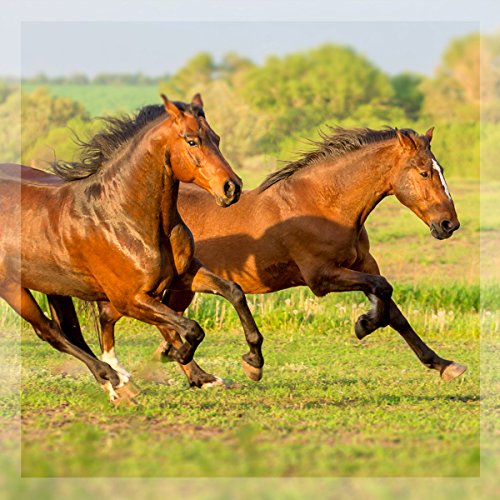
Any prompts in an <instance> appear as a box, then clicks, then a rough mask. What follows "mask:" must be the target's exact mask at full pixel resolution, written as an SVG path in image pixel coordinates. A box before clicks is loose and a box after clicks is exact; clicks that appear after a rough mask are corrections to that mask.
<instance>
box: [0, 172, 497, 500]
mask: <svg viewBox="0 0 500 500" xmlns="http://www.w3.org/2000/svg"><path fill="white" fill-rule="evenodd" d="M449 184H450V189H451V190H452V193H453V195H454V198H455V200H456V202H457V207H458V212H459V216H460V218H461V221H462V227H461V229H460V231H459V232H458V233H457V234H456V235H455V236H454V237H453V238H452V239H450V240H447V241H442V242H440V241H437V240H434V239H432V238H431V237H430V236H429V234H428V230H427V229H426V228H425V227H424V226H423V225H422V223H421V222H419V221H418V219H416V217H415V216H414V215H413V214H411V213H410V212H408V210H407V209H404V208H402V207H400V206H398V205H397V204H396V203H393V201H394V200H387V202H384V203H383V204H382V205H381V206H380V207H379V208H377V210H376V212H375V213H374V214H373V215H372V217H371V219H370V223H369V233H370V235H371V240H372V250H373V253H374V254H375V255H376V257H377V259H378V260H379V263H380V265H381V268H382V270H383V271H384V273H385V274H386V275H387V276H388V277H389V278H390V280H391V281H392V282H393V283H394V285H395V289H394V298H395V300H396V301H397V303H398V304H400V306H401V308H402V310H403V311H404V312H405V314H406V315H407V317H408V319H409V320H410V322H411V323H412V325H413V326H414V328H415V329H416V331H417V332H418V333H419V334H420V335H421V336H422V338H423V339H424V340H425V341H426V342H427V343H428V344H429V345H430V347H432V348H433V349H434V350H436V351H437V352H438V353H439V354H440V355H442V356H443V357H447V358H449V359H454V360H456V361H458V362H460V363H463V364H465V365H467V366H468V368H469V371H468V372H467V373H466V374H465V376H463V377H462V378H460V379H458V380H456V381H453V382H451V383H444V382H442V381H441V380H440V379H439V375H438V374H437V373H436V372H433V371H430V370H427V369H426V368H424V367H423V366H421V365H420V363H419V362H418V360H417V359H416V357H415V356H414V355H413V353H412V352H411V350H410V349H409V348H408V347H407V346H406V344H405V343H404V341H403V340H402V339H401V338H400V337H399V336H398V335H397V334H396V333H395V332H393V331H392V330H390V329H384V330H382V331H378V332H375V333H374V334H372V335H371V336H369V337H367V338H366V339H365V340H364V341H363V342H359V341H358V340H357V339H356V338H355V336H354V333H353V323H354V321H355V319H356V318H357V317H358V315H359V314H361V313H362V312H364V311H365V310H366V308H367V302H366V299H365V298H364V296H362V295H361V294H332V295H329V296H327V297H324V298H322V299H318V298H316V297H314V296H313V295H312V294H311V293H310V292H309V291H308V290H306V289H295V290H285V291H283V292H280V293H278V294H271V295H267V296H249V303H250V306H251V308H252V310H253V313H254V315H255V317H256V319H257V321H258V323H259V325H260V326H261V330H262V332H263V334H264V336H265V339H266V340H265V343H264V353H265V357H266V368H265V373H264V378H263V380H262V381H261V382H259V383H258V384H254V383H252V382H250V381H248V380H247V379H246V378H245V377H244V375H243V373H242V370H241V368H240V356H241V354H243V352H245V343H244V339H243V335H242V332H241V329H240V327H239V324H238V320H237V318H236V315H235V314H234V312H233V311H232V310H231V308H230V307H228V305H227V304H226V303H225V302H224V301H222V300H221V299H218V298H214V297H211V298H207V297H203V298H202V297H199V298H197V299H196V301H195V302H194V304H193V305H192V306H191V308H190V310H189V315H190V317H193V318H196V319H197V320H198V321H199V322H200V323H201V324H202V326H203V327H204V328H205V329H206V331H207V337H206V339H205V341H204V342H203V344H202V345H201V346H200V348H199V350H198V355H197V360H198V361H199V363H200V364H201V365H202V366H203V367H204V368H205V369H207V370H208V371H210V372H212V373H214V374H216V375H219V376H222V377H224V378H225V379H226V380H229V381H231V382H232V383H233V386H232V387H231V388H230V389H220V388H219V389H214V390H190V389H188V388H187V384H186V382H185V379H184V377H183V375H182V374H181V373H180V372H179V370H178V369H177V367H175V365H172V364H166V365H161V364H157V363H153V362H151V361H150V357H151V354H152V352H153V351H154V349H155V348H156V346H157V344H158V342H159V334H158V333H157V332H156V330H155V329H154V328H152V327H149V326H146V325H142V324H139V323H137V322H135V321H132V320H122V321H121V322H120V323H119V324H118V328H117V348H118V354H119V356H120V359H121V361H122V363H123V364H124V365H125V366H126V367H127V368H128V369H129V370H130V371H132V373H133V375H134V380H135V382H136V383H137V384H138V385H139V386H140V387H141V389H142V391H143V392H142V394H141V395H140V396H139V398H138V400H139V403H140V404H139V406H137V407H118V408H115V407H112V406H111V405H110V404H109V403H108V402H107V398H106V395H105V394H104V392H102V391H101V389H100V388H99V387H98V386H97V385H96V384H95V382H94V381H93V378H92V377H91V375H90V374H89V373H88V371H87V370H86V369H85V367H84V366H83V365H82V364H81V363H79V362H77V361H75V360H73V359H71V358H69V357H68V356H65V355H62V354H60V353H57V352H56V351H54V350H53V349H52V348H50V347H49V346H47V345H46V344H44V343H42V342H41V341H40V340H39V339H38V338H37V337H36V336H35V335H34V333H33V332H32V331H31V330H30V329H29V328H25V327H24V328H23V331H22V335H21V353H20V354H19V353H18V351H17V347H16V346H18V345H19V343H18V342H17V339H18V335H17V333H16V328H15V327H16V325H18V324H19V322H18V321H16V320H15V319H14V317H13V316H12V314H10V313H8V312H7V309H6V307H5V306H0V329H1V330H3V331H4V332H5V335H4V336H3V337H2V340H1V341H0V342H1V343H0V353H3V354H4V356H3V357H4V358H5V359H15V358H16V356H20V357H21V358H22V360H23V368H22V379H21V407H20V408H19V404H18V403H19V399H18V397H19V396H18V393H17V392H16V391H15V390H13V391H11V392H9V391H5V390H4V394H2V399H1V401H2V406H1V412H0V416H1V419H2V421H3V422H5V423H8V422H11V421H12V419H13V418H17V417H18V416H19V415H20V416H21V417H22V435H21V437H22V439H21V451H22V461H21V473H22V474H23V476H25V477H47V476H85V477H89V476H119V477H123V476H141V477H144V476H146V477H149V476H156V477H201V476H210V477H212V476H232V477H238V476H307V477H317V476H322V477H325V476H328V477H340V476H353V477H361V476H363V477H366V476H370V477H402V476H404V477H422V476H438V477H470V476H478V475H479V470H480V461H481V466H482V468H483V470H485V468H486V469H488V470H490V471H491V470H495V466H494V463H495V462H494V456H495V446H494V440H493V439H492V436H494V435H495V433H496V432H498V431H497V424H496V423H495V411H496V410H495V408H498V406H499V404H500V401H499V399H498V394H499V391H498V390H495V389H494V387H495V384H496V385H498V382H497V379H496V378H495V376H494V371H493V368H494V360H495V359H496V357H497V356H498V349H497V347H496V346H497V345H498V337H499V330H500V314H499V312H498V310H499V308H498V296H499V295H500V287H499V285H498V281H496V280H495V279H493V278H494V275H493V277H491V276H489V277H488V278H487V279H486V280H485V281H484V282H483V284H482V287H480V286H479V251H478V246H479V232H478V228H479V222H478V221H479V218H478V205H479V194H478V185H477V183H474V182H464V181H450V183H449ZM490 191H491V192H490ZM490 191H488V196H487V197H486V199H485V200H483V201H484V203H483V211H484V210H486V211H487V213H488V216H487V221H489V222H488V224H489V225H490V226H491V230H489V231H487V233H488V237H489V240H488V242H487V243H488V244H486V245H483V246H482V257H483V258H484V257H486V258H487V259H493V260H494V259H496V258H497V257H496V248H497V246H498V245H497V243H496V242H497V241H498V233H497V231H495V226H496V218H497V216H496V215H495V214H494V203H495V199H496V197H495V194H494V193H495V192H498V189H497V188H495V187H493V188H491V190H490ZM490 212H491V213H490ZM481 237H482V235H481ZM490 274H494V273H490ZM84 318H86V321H85V334H86V337H87V339H88V340H89V341H91V342H92V345H93V347H94V348H95V349H97V344H96V335H95V332H94V331H93V328H92V326H91V325H92V323H91V315H90V314H89V313H88V312H85V313H84ZM480 331H481V335H482V337H481V339H482V340H481V356H482V370H483V373H482V375H483V381H484V383H485V387H487V388H489V389H487V390H486V392H484V390H483V394H485V395H486V398H487V399H486V401H485V402H484V403H485V404H483V405H482V412H483V419H484V421H483V428H482V430H483V432H485V433H486V434H485V435H486V436H487V437H486V439H483V445H482V447H481V450H480V446H479V444H480V443H479V435H480V420H479V407H480V404H481V396H480V391H479V376H480V364H479V351H480ZM485 373H486V376H484V374H485ZM6 428H7V429H9V428H10V427H9V426H8V425H6ZM6 432H7V440H6V443H7V446H11V447H15V445H14V444H13V443H15V441H16V439H17V436H16V435H15V431H14V430H13V431H12V432H11V434H12V435H11V434H9V431H8V430H7V431H6ZM9 443H10V445H9ZM374 491H375V490H374ZM377 491H378V490H377ZM381 491H383V490H381ZM464 491H465V490H464ZM468 491H475V490H474V489H472V490H471V489H470V488H469V490H468ZM292 497H293V495H292ZM207 498H208V497H207ZM210 498H216V497H210ZM288 498H290V496H289V497H288Z"/></svg>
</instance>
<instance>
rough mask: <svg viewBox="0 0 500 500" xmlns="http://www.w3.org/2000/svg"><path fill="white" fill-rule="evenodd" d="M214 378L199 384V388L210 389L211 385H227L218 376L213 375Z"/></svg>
mask: <svg viewBox="0 0 500 500" xmlns="http://www.w3.org/2000/svg"><path fill="white" fill-rule="evenodd" d="M214 378H215V380H212V381H211V382H205V383H204V384H202V385H201V389H211V388H212V387H221V386H222V387H227V384H226V382H225V381H224V380H223V379H221V378H219V377H214Z"/></svg>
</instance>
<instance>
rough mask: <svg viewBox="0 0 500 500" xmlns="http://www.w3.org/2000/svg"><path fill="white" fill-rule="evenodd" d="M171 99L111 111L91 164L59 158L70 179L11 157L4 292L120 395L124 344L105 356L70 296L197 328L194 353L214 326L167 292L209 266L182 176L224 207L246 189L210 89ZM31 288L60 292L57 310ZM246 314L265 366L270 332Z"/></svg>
mask: <svg viewBox="0 0 500 500" xmlns="http://www.w3.org/2000/svg"><path fill="white" fill-rule="evenodd" d="M162 97H163V100H164V110H163V111H162V112H158V108H154V109H153V108H151V109H149V110H148V111H149V112H145V113H143V114H142V115H141V116H139V115H138V116H136V117H134V118H133V119H130V120H120V119H115V120H111V121H110V122H109V127H108V129H107V130H106V131H104V132H103V133H101V134H97V135H96V136H95V137H94V138H93V140H92V141H91V142H90V143H89V144H88V145H86V146H85V147H86V149H85V151H84V155H83V159H82V161H81V162H78V163H58V164H56V165H55V170H56V171H57V173H58V174H59V175H60V176H61V177H62V178H63V180H55V178H53V177H54V176H50V175H49V174H46V173H40V172H38V173H37V171H36V170H33V169H30V168H29V167H24V166H21V165H12V164H7V165H3V166H2V167H0V219H1V225H2V231H1V233H0V296H1V297H2V298H3V299H5V300H6V301H7V302H8V303H9V304H10V305H11V306H12V307H13V309H14V310H16V312H18V314H20V315H21V316H22V317H23V318H24V319H25V320H26V321H28V322H29V323H30V324H31V325H32V326H33V328H34V329H35V332H36V333H37V335H38V336H39V337H40V338H41V339H42V340H45V341H47V342H49V343H50V344H51V345H52V346H53V347H55V348H56V349H58V350H59V351H62V352H66V353H68V354H71V355H73V356H75V357H76V358H78V359H80V360H81V361H83V362H84V363H85V364H86V365H87V367H88V368H89V369H90V371H91V372H92V374H93V375H94V377H95V378H96V380H97V381H98V383H99V384H101V386H102V387H103V388H105V390H107V391H108V393H109V395H110V398H111V400H116V399H119V397H120V396H119V394H118V393H120V394H123V395H124V396H125V397H126V396H130V394H131V393H132V394H133V392H134V391H131V390H130V388H127V385H128V382H129V377H128V376H127V374H126V372H125V373H123V372H122V371H121V370H120V368H121V367H120V366H119V364H117V360H116V359H115V358H113V352H109V353H108V354H109V357H108V358H107V359H105V360H104V361H101V360H98V359H97V358H96V357H95V355H94V354H93V352H92V351H91V350H90V348H89V347H88V346H87V344H86V343H85V341H84V340H83V337H82V336H81V332H79V327H78V323H77V321H76V324H75V318H76V316H75V317H72V316H71V309H72V304H71V299H70V297H79V298H81V299H84V300H91V301H99V302H100V303H101V304H106V307H107V308H108V310H110V311H112V312H114V313H115V314H120V315H128V316H131V317H134V318H136V319H139V320H141V321H145V322H146V323H150V324H153V325H157V326H168V329H167V330H166V331H170V330H171V329H173V330H174V331H175V332H176V333H177V334H181V335H183V336H184V338H185V342H184V343H182V344H181V345H179V349H176V350H175V354H174V357H175V359H176V360H177V361H178V362H179V363H181V364H183V365H185V364H187V363H189V361H190V360H191V359H192V357H193V355H194V352H195V350H196V348H197V346H198V345H199V343H200V342H201V340H202V339H203V336H204V332H203V330H202V329H201V327H200V326H199V325H198V324H197V323H196V322H195V321H192V320H190V319H187V318H185V317H182V316H179V315H178V314H177V313H176V312H175V311H174V310H172V309H171V308H169V307H168V306H166V305H165V304H163V303H162V302H161V298H162V296H163V295H164V292H165V290H166V289H167V288H168V287H169V286H170V284H171V283H172V282H173V281H175V279H176V278H177V276H178V275H182V274H183V273H185V272H186V271H187V270H191V269H193V268H195V267H196V269H197V271H199V270H200V268H201V266H200V265H199V264H198V262H197V261H193V252H194V244H193V239H192V235H191V233H190V231H189V229H188V228H187V227H186V225H185V224H184V222H183V221H182V219H181V217H180V215H179V213H178V211H177V197H178V189H179V182H180V181H181V182H192V183H196V184H197V185H198V186H200V187H201V188H203V189H204V190H205V191H207V192H208V193H210V195H211V196H212V197H214V198H215V200H216V202H217V204H218V205H219V206H221V207H228V206H230V205H231V204H233V203H235V202H236V201H238V198H239V195H240V192H241V180H240V179H239V177H238V176H237V175H236V174H235V173H234V172H233V171H232V169H231V167H230V166H229V164H228V163H227V161H226V160H225V159H224V157H223V156H222V154H221V152H220V150H219V137H218V136H217V134H216V133H215V132H214V131H213V130H212V129H211V127H210V125H209V124H208V122H207V120H206V118H205V115H204V112H203V103H202V100H201V97H200V96H199V95H198V94H197V95H196V96H195V97H194V98H193V100H192V102H191V103H190V104H189V105H184V106H183V107H182V109H179V108H178V107H177V106H176V105H174V104H173V103H172V102H170V101H169V100H168V99H167V98H166V97H165V96H162ZM203 278H206V276H204V275H203V273H201V277H200V281H201V282H203ZM210 278H211V274H209V275H208V278H206V279H207V280H208V281H209V280H210ZM30 290H37V291H40V292H42V293H45V294H47V295H48V297H49V301H51V310H52V315H53V318H52V320H49V319H48V318H47V317H46V316H45V315H44V314H43V312H42V310H41V309H40V307H39V306H38V304H37V303H36V301H35V300H34V298H33V296H32V295H31V293H30ZM240 294H241V291H240ZM241 295H242V294H241ZM245 306H246V303H245ZM243 309H244V307H243ZM68 310H69V313H68ZM245 314H246V316H245V320H247V321H248V322H249V331H248V332H246V333H247V341H248V342H249V345H250V353H249V356H248V360H249V363H250V365H251V364H252V363H254V364H256V365H258V366H257V368H261V366H262V363H263V361H262V359H261V358H259V354H260V345H261V343H262V337H261V336H260V333H259V332H258V330H256V327H255V329H254V330H251V327H252V325H251V321H253V319H251V320H250V319H248V315H250V312H249V310H248V307H246V313H245ZM250 318H251V315H250ZM253 326H255V324H254V323H253ZM166 339H167V340H171V336H170V335H168V336H167V337H166ZM105 361H108V362H105ZM113 364H114V366H111V365H113ZM208 377H209V376H208ZM213 379H215V378H214V377H212V380H213ZM207 380H208V378H207ZM120 389H121V390H120Z"/></svg>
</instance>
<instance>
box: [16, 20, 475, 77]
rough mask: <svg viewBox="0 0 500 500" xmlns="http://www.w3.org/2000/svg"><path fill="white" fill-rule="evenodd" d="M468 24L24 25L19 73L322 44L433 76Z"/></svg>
mask: <svg viewBox="0 0 500 500" xmlns="http://www.w3.org/2000/svg"><path fill="white" fill-rule="evenodd" d="M478 29H479V25H478V23H477V22H476V23H471V22H453V23H451V22H442V21H441V22H431V21H427V22H418V23H408V22H334V23H331V22H305V23H304V22H202V23H198V22H196V23H193V22H170V23H147V22H136V23H130V22H100V23H95V22H94V23H92V22H87V23H39V22H38V23H25V24H23V27H22V73H23V75H24V76H27V75H33V74H34V73H37V72H39V71H44V72H45V73H47V74H49V75H60V74H70V73H75V72H78V71H79V72H84V73H86V74H90V75H93V74H95V73H98V72H103V71H108V72H135V71H142V72H144V73H147V74H150V75H158V74H164V73H173V72H175V70H177V69H178V68H179V67H180V66H182V64H184V63H185V61H186V59H187V58H189V57H191V56H193V55H194V54H196V53H198V52H200V51H202V50H205V51H208V52H210V53H212V54H214V56H215V57H216V58H220V57H221V56H222V55H223V54H224V53H225V52H228V51H229V50H233V51H236V52H238V53H239V54H242V55H244V56H247V57H250V58H251V59H252V60H253V61H255V62H258V63H260V62H263V61H264V59H265V57H266V56H268V55H269V54H279V55H282V54H286V53H289V52H293V51H297V50H304V49H307V48H310V47H314V46H317V45H319V44H322V43H326V42H333V43H342V44H346V45H350V46H352V47H354V48H356V49H357V50H358V51H360V52H361V53H363V54H365V55H366V56H367V57H368V58H369V59H370V60H372V61H373V62H374V63H376V64H377V66H379V67H381V68H382V69H384V70H385V71H387V72H389V73H393V74H395V73H398V72H401V71H404V70H411V71H416V72H421V73H426V74H431V73H432V70H433V68H434V67H435V65H436V64H437V63H438V61H439V58H440V56H441V54H442V52H443V50H444V49H445V48H446V46H447V45H448V43H449V41H450V39H452V38H453V37H456V36H460V35H463V34H465V33H471V32H474V31H478Z"/></svg>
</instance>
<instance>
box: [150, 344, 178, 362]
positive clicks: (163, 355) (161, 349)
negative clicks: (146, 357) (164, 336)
mask: <svg viewBox="0 0 500 500" xmlns="http://www.w3.org/2000/svg"><path fill="white" fill-rule="evenodd" d="M171 351H172V346H171V345H170V344H168V343H167V342H162V343H161V344H160V345H159V346H158V348H157V349H156V351H155V352H154V353H153V356H152V360H153V361H159V362H160V363H173V362H174V361H175V359H174V358H173V357H172V352H171Z"/></svg>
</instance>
